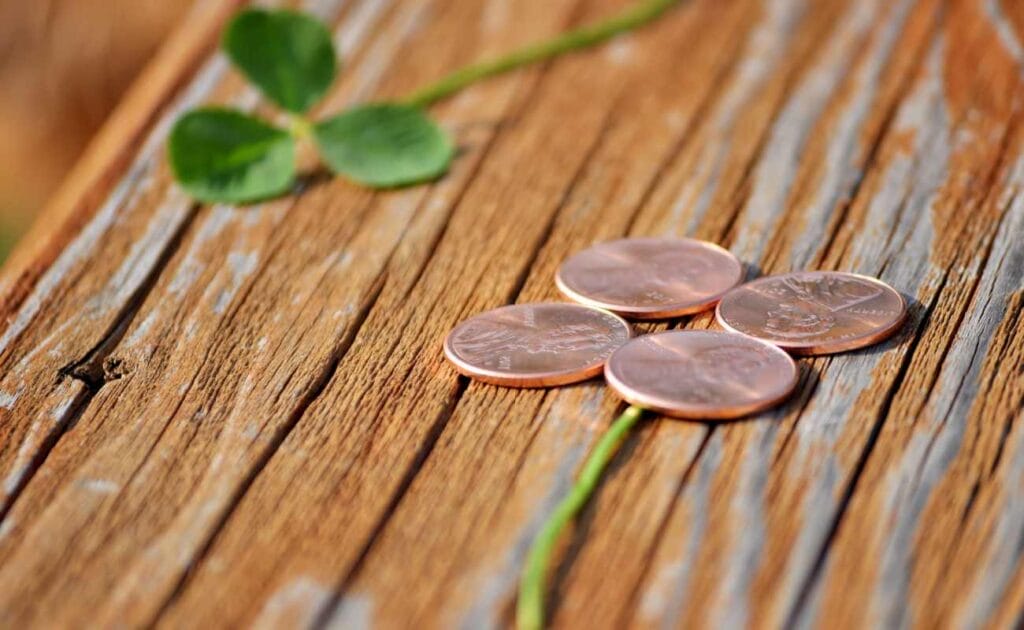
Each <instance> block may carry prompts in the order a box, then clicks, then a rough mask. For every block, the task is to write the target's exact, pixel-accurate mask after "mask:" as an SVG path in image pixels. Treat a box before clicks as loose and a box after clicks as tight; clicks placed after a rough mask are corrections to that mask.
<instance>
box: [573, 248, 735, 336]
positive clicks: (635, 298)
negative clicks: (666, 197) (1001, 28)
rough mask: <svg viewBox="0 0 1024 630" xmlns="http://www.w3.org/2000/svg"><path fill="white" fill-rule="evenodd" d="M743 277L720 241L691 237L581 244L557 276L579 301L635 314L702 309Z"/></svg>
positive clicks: (664, 314)
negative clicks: (713, 241)
mask: <svg viewBox="0 0 1024 630" xmlns="http://www.w3.org/2000/svg"><path fill="white" fill-rule="evenodd" d="M742 277H743V265H741V264H740V261H738V260H737V259H736V257H735V256H733V255H732V254H730V253H729V252H728V251H727V250H725V249H722V248H721V247H719V246H718V245H715V244H713V243H708V242H705V241H698V240H694V239H691V238H625V239H620V240H617V241H608V242H606V243H600V244H598V245H595V246H593V247H591V248H590V249H586V250H583V251H582V252H580V253H578V254H576V255H575V256H573V257H572V258H570V259H569V260H567V261H565V263H563V264H562V266H561V267H560V268H559V269H558V274H557V275H556V276H555V282H556V283H557V284H558V288H559V289H561V291H562V293H564V294H566V295H567V296H569V297H570V298H571V299H573V300H576V301H577V302H580V303H583V304H587V305H589V306H596V307H598V308H606V309H608V310H610V311H613V312H615V313H618V314H620V315H623V316H626V317H632V318H635V319H659V318H665V317H676V316H679V315H687V314H690V313H697V312H699V311H703V310H706V309H708V308H710V307H712V306H714V305H715V303H716V302H717V301H718V300H719V298H721V297H722V295H723V294H724V293H725V292H726V291H728V290H729V289H731V288H732V287H734V286H736V284H737V283H739V281H740V279H741V278H742Z"/></svg>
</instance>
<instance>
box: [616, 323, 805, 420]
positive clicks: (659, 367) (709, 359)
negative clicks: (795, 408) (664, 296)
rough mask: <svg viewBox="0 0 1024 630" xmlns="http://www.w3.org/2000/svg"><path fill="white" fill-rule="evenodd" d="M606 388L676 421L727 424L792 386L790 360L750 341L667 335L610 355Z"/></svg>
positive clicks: (723, 335) (707, 334)
mask: <svg viewBox="0 0 1024 630" xmlns="http://www.w3.org/2000/svg"><path fill="white" fill-rule="evenodd" d="M604 376H605V378H606V379H607V380H608V384H609V385H610V386H611V387H612V389H614V390H615V391H616V392H618V394H619V395H620V396H622V398H624V399H625V400H626V401H628V402H630V403H632V404H634V405H639V406H641V407H644V408H646V409H652V410H654V411H659V412H661V413H663V414H666V415H669V416H675V417H677V418H691V419H701V418H706V419H719V420H723V419H728V418H738V417H740V416H745V415H747V414H750V413H754V412H755V411H760V410H762V409H767V408H768V407H771V406H773V405H775V404H777V403H779V402H781V401H782V400H783V399H785V398H786V397H787V396H789V394H790V393H791V392H792V391H793V388H794V387H796V382H797V369H796V364H795V363H793V359H791V358H790V357H789V355H788V354H786V353H785V352H783V351H782V350H780V349H779V348H777V347H775V346H773V345H771V344H768V343H764V342H763V341H758V340H757V339H753V338H751V337H747V336H744V335H738V334H736V333H731V332H722V331H712V330H671V331H668V332H662V333H657V334H653V335H646V336H643V337H638V338H636V339H634V340H632V341H630V342H629V343H627V344H625V345H623V346H622V347H621V348H619V349H618V350H616V351H615V353H614V354H612V356H611V358H609V359H608V363H607V364H605V367H604Z"/></svg>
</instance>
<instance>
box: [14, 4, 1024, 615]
mask: <svg viewBox="0 0 1024 630" xmlns="http://www.w3.org/2000/svg"><path fill="white" fill-rule="evenodd" d="M231 6H232V3H231V2H219V3H211V4H208V5H204V7H205V8H201V9H197V12H196V14H195V15H194V16H193V18H192V22H191V23H190V24H189V25H187V26H186V29H187V30H186V31H184V32H183V33H179V34H178V35H177V36H176V38H175V39H173V40H172V41H171V42H170V43H169V44H168V47H167V48H166V49H165V51H164V53H162V54H161V56H160V57H159V58H158V60H157V61H156V62H155V65H154V66H153V68H152V69H151V70H150V72H149V73H148V74H147V75H146V76H147V78H146V79H144V80H143V82H142V83H140V87H138V88H136V90H137V91H136V92H134V94H135V95H136V96H134V97H132V100H129V101H128V102H127V103H126V105H125V106H124V109H123V110H122V114H121V115H119V117H116V118H115V119H114V120H113V121H112V122H111V123H110V126H108V128H107V129H106V130H105V131H104V136H103V138H105V140H103V141H101V142H99V143H98V144H97V145H96V148H95V149H94V150H93V152H91V153H90V155H89V157H88V158H87V159H86V161H85V162H83V165H82V166H81V167H80V170H79V174H78V175H77V176H76V178H75V179H73V180H72V183H70V184H68V187H67V188H65V192H64V193H63V194H62V196H61V197H59V198H58V199H59V200H58V201H56V202H55V204H54V206H53V208H55V209H53V210H51V214H50V215H49V216H51V217H53V218H52V221H51V222H50V223H48V224H42V226H41V227H39V228H37V232H36V234H37V238H38V240H37V241H36V243H33V244H29V245H27V246H25V247H24V248H23V249H22V251H21V253H20V254H19V255H18V256H17V257H16V258H15V259H14V260H13V261H12V262H11V263H9V265H8V267H7V268H6V269H5V271H4V272H3V275H2V276H0V278H2V282H3V288H4V293H5V297H4V298H3V302H2V312H3V314H4V324H3V327H2V328H0V436H2V438H3V439H2V441H0V477H2V478H3V480H4V483H3V493H2V494H0V499H2V503H0V519H2V520H0V624H2V625H4V626H9V627H54V626H77V625H82V624H83V623H87V624H88V625H90V626H99V627H108V626H128V627H136V626H150V625H158V626H165V627H231V626H239V625H244V626H256V627H291V626H302V627H305V626H317V627H324V626H327V627H366V626H380V627H404V626H411V625H417V626H419V625H424V626H428V627H450V626H464V627H470V628H477V627H493V626H504V625H507V624H509V623H510V621H511V606H512V602H513V600H514V594H515V593H514V591H515V585H516V580H517V578H518V572H519V570H520V568H521V566H522V563H523V558H524V556H525V553H526V549H527V547H528V545H529V542H530V540H531V539H532V537H533V535H534V534H535V533H536V532H537V531H538V529H539V527H540V525H541V523H542V522H543V520H544V518H545V517H546V516H547V515H548V514H549V513H550V511H551V509H552V508H553V506H554V504H555V503H556V502H557V500H558V499H559V498H560V497H561V496H562V494H563V493H564V492H565V491H566V489H567V488H568V486H569V484H570V483H571V482H572V479H573V477H574V475H575V473H576V471H577V469H578V467H579V465H580V463H581V462H582V460H583V458H584V457H585V456H586V454H587V452H588V449H589V448H590V446H591V445H592V444H593V442H594V440H595V437H596V436H597V435H598V434H599V432H600V431H601V430H603V429H604V428H605V427H606V426H607V423H608V422H609V421H610V420H611V419H612V418H613V417H614V415H615V413H616V411H617V409H619V407H620V403H619V402H618V401H617V400H616V399H615V398H614V396H612V395H610V394H609V393H607V392H606V390H605V388H604V387H603V385H602V384H601V383H599V382H591V383H585V384H581V385H576V386H572V387H566V388H560V389H553V390H548V391H538V390H529V391H528V390H521V391H520V390H509V389H502V388H496V387H491V386H486V385H480V384H477V383H470V382H468V381H466V380H465V379H463V378H459V377H457V376H456V374H455V373H454V372H453V371H452V370H451V368H450V367H449V366H448V365H446V364H445V362H444V360H443V358H442V355H441V351H440V342H441V339H442V338H443V336H444V334H445V333H446V332H447V330H449V329H450V328H451V326H453V325H454V324H455V323H456V322H458V321H459V320H461V319H462V318H464V317H466V316H468V315H470V314H473V313H476V312H479V311H481V310H484V309H487V308H490V307H493V306H497V305H500V304H506V303H510V302H517V301H518V302H526V301H535V300H545V299H558V295H557V292H556V290H555V288H554V285H553V282H552V277H553V273H554V270H555V268H556V267H557V265H558V264H559V263H560V261H562V260H564V258H565V257H566V256H568V255H570V254H571V253H573V252H575V251H578V250H579V249H582V248H584V247H586V246H587V245H589V244H591V243H593V242H595V241H600V240H605V239H609V238H614V237H618V236H622V235H628V234H632V235H660V234H675V235H695V236H698V237H701V238H706V239H709V240H713V241H716V242H719V243H722V244H723V245H725V246H727V247H729V248H730V249H731V250H732V251H733V252H734V253H735V254H737V255H738V256H739V257H741V259H742V260H743V261H744V262H745V263H746V264H747V265H748V267H749V269H750V275H751V276H753V275H756V274H759V273H772V272H779V271H788V270H792V269H805V268H822V269H843V270H849V271H856V272H861V273H866V274H870V275H874V276H878V277H880V278H882V279H883V280H885V281H886V282H888V283H890V284H891V285H893V286H895V287H896V288H898V289H899V290H900V291H902V292H903V293H904V294H905V295H906V296H907V297H908V299H909V300H910V303H911V305H912V308H911V317H910V320H909V322H908V324H907V325H906V326H905V328H904V329H903V330H902V331H901V332H900V333H899V334H898V335H897V336H896V337H895V338H894V339H892V340H890V341H889V342H886V343H885V344H882V345H881V346H878V347H876V348H871V349H867V350H863V351H858V352H852V353H847V354H843V355H838V356H834V357H822V358H816V359H802V360H801V361H800V364H801V370H802V376H801V383H800V388H799V392H798V394H797V395H796V396H794V398H793V399H791V400H790V401H789V402H787V403H786V404H784V405H783V406H782V407H780V408H778V409H776V410H773V411H772V412H769V413H766V414H762V415H761V416H758V417H755V418H751V419H748V420H744V421H741V422H734V423H727V424H717V425H716V424H703V423H688V422H679V421H672V420H668V419H663V418H656V417H650V418H648V420H647V421H646V422H644V423H643V424H642V425H641V427H640V428H639V429H638V430H637V431H636V433H635V434H634V435H633V436H632V437H631V438H630V439H629V440H628V441H627V442H626V444H624V446H623V448H622V449H621V450H620V452H619V454H618V455H617V457H616V459H615V462H614V464H613V467H612V470H611V471H610V473H609V474H608V476H607V478H606V480H605V482H604V483H603V484H602V487H601V489H600V490H599V492H598V495H597V497H596V498H595V500H594V501H593V502H592V503H591V505H590V506H588V508H587V509H586V510H585V513H584V514H583V516H582V518H581V519H580V520H579V522H578V523H577V524H576V525H575V526H574V528H573V530H572V531H571V532H570V533H569V535H567V536H566V540H565V542H564V544H563V545H562V547H561V549H560V550H559V559H558V566H557V567H556V570H555V575H554V584H553V589H552V594H551V614H552V622H553V624H554V625H555V626H558V627H588V628H589V627H612V626H615V627H618V626H637V627H650V626H658V627H663V626H672V627H691V626H695V627H744V626H756V627H783V626H785V627H790V626H794V627H829V628H833V627H843V628H845V627H851V628H853V627H864V626H871V627H875V626H883V627H904V626H919V627H970V628H975V627H977V628H981V627H1013V626H1014V625H1017V624H1019V623H1021V622H1022V621H1024V587H1022V584H1024V561H1022V554H1024V544H1022V542H1024V508H1022V507H1021V506H1024V429H1022V426H1021V425H1022V423H1021V422H1017V420H1019V419H1020V418H1021V417H1022V416H1024V413H1022V410H1024V406H1022V405H1024V323H1022V318H1021V312H1022V309H1024V243H1022V242H1021V239H1020V234H1021V233H1022V230H1024V199H1022V198H1021V196H1020V194H1019V193H1020V186H1021V184H1022V182H1024V130H1022V128H1021V125H1020V122H1021V120H1020V118H1021V106H1022V103H1024V101H1022V97H1024V81H1022V71H1024V65H1022V64H1024V46H1022V42H1024V10H1022V9H1021V8H1020V6H1019V5H1018V4H1017V3H1012V2H1008V1H1002V0H948V1H945V2H942V1H940V0H896V1H894V2H888V1H885V0H848V1H843V0H828V1H820V2H809V1H800V0H730V1H729V2H717V1H715V0H690V1H689V2H685V3H682V5H681V6H680V7H679V8H678V9H676V10H674V11H672V12H671V13H670V14H668V16H666V17H665V18H664V19H663V20H662V21H660V22H658V23H656V24H655V25H653V26H651V27H649V28H646V29H644V30H642V31H640V32H637V33H633V34H630V35H628V36H625V37H621V38H619V39H617V40H615V41H614V42H612V43H610V44H609V45H607V46H604V47H601V48H598V49H594V50H591V51H587V52H583V53H580V54H574V55H572V56H569V57H566V58H563V59H559V60H557V61H555V62H551V63H547V64H542V65H540V66H537V67H534V68H530V69H527V70H523V71H520V72H517V73H514V74H512V75H510V76H507V77H503V78H499V79H496V80H493V81H490V82H487V83H485V84H482V85H479V86H474V87H473V88H471V89H468V90H466V91H465V92H463V93H461V94H460V95H458V96H457V97H455V98H454V99H452V100H450V101H449V102H447V103H444V104H442V105H440V106H438V107H436V108H435V110H434V112H433V113H434V114H435V115H436V116H437V117H438V118H439V120H440V121H441V122H442V124H444V125H445V126H446V127H447V128H448V129H450V130H452V132H453V133H454V134H455V136H456V138H457V140H458V144H459V147H460V153H459V157H458V159H457V160H456V162H455V166H454V169H453V171H452V172H451V173H450V174H449V175H448V176H447V177H445V178H444V179H443V180H441V181H440V182H438V183H436V184H433V185H429V186H422V187H417V188H411V189H406V190H401V191H392V192H372V191H368V190H365V189H361V188H358V187H355V186H352V185H349V184H347V183H345V182H344V181H341V180H331V179H329V178H327V177H324V176H322V175H319V174H316V173H313V174H312V175H310V176H309V177H307V178H306V179H305V180H304V181H303V183H302V186H301V190H300V191H298V192H297V193H296V194H295V195H292V196H289V197H286V198H282V199H279V200H275V201H271V202H267V203H264V204H260V205H257V206H253V207H231V206H196V205H195V204H193V203H191V202H190V201H189V200H188V199H186V198H184V197H183V196H182V194H181V192H180V191H178V189H176V188H175V187H174V186H173V184H172V183H171V181H170V178H169V174H168V171H167V167H166V164H165V162H164V159H163V143H164V141H165V138H166V134H167V129H168V126H169V123H170V121H172V120H173V118H174V117H175V116H176V115H177V114H178V113H179V112H180V111H182V110H183V109H184V108H186V107H189V106H191V105H193V104H196V103H200V102H208V101H212V102H221V103H232V104H235V105H237V106H239V107H243V108H257V109H259V110H261V111H263V112H265V113H267V114H271V115H272V114H273V112H272V110H270V109H269V108H268V107H267V106H266V105H265V104H264V103H261V102H260V100H259V98H258V95H257V94H255V93H254V92H253V91H251V90H250V89H248V88H246V87H245V85H244V84H243V82H242V81H241V80H240V79H239V77H238V76H236V75H235V74H234V73H232V72H231V71H230V69H229V68H228V66H227V63H226V62H225V60H224V59H223V58H222V57H221V56H219V55H217V54H211V53H209V52H207V51H209V50H210V48H212V46H213V44H214V42H215V39H216V33H217V29H218V28H219V24H220V23H221V22H222V21H223V19H224V17H225V16H226V15H228V14H229V12H230V9H231ZM622 6H623V1H622V0H557V1H552V0H510V1H498V0H491V1H488V2H485V3H475V2H465V1H463V0H360V1H355V2H340V1H337V0H320V1H317V2H311V3H309V4H308V5H305V8H308V9H310V10H313V11H315V12H317V13H318V14H319V15H321V16H322V17H323V18H324V19H326V20H328V21H329V22H330V23H331V24H332V25H333V28H334V32H335V34H336V41H337V42H338V45H339V48H340V49H341V51H342V53H343V56H344V57H345V71H344V73H343V77H342V79H341V81H339V84H338V85H337V86H336V89H335V90H334V91H333V92H332V94H331V95H330V97H329V99H328V102H327V103H325V105H324V107H323V109H324V110H325V111H334V110H336V109H338V108H340V107H343V106H344V105H346V104H348V103H353V102H360V101H365V100H368V99H371V98H377V97H388V96H395V95H400V94H403V93H406V92H408V91H409V90H411V89H413V88H414V87H417V86H419V85H421V84H422V83H423V82H424V81H426V80H429V79H430V78H433V77H437V76H440V75H441V74H443V73H444V72H446V71H447V70H450V69H451V68H454V67H456V66H458V65H460V64H462V63H466V62H468V61H470V60H472V59H475V58H478V57H480V56H481V55H493V54H497V53H499V52H501V51H505V50H508V49H510V48H512V47H514V46H516V45H519V44H522V43H525V42H528V41H533V40H536V39H538V38H542V37H544V36H546V35H551V34H553V33H555V32H558V31H560V30H562V29H564V28H566V27H568V26H569V25H573V24H579V23H583V22H585V21H589V20H593V19H595V18H599V17H601V16H605V15H608V14H610V13H612V12H614V11H616V10H618V9H620V8H621V7H622ZM665 326H675V327H709V326H713V323H712V322H711V319H710V317H709V316H707V315H699V316H695V317H693V318H688V319H682V320H676V321H673V322H669V323H667V324H664V323H663V324H657V325H650V326H645V328H644V329H645V330H652V329H657V328H664V327H665Z"/></svg>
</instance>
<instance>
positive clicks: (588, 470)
mask: <svg viewBox="0 0 1024 630" xmlns="http://www.w3.org/2000/svg"><path fill="white" fill-rule="evenodd" d="M643 413H644V410H643V409H641V408H640V407H637V406H636V405H633V406H630V407H627V408H626V410H625V411H623V412H622V415H621V416H619V417H618V418H617V419H616V420H615V422H613V423H612V425H611V426H610V427H608V430H607V431H605V433H604V435H603V436H601V440H600V441H599V442H598V443H597V446H595V447H594V452H593V453H591V454H590V458H589V459H587V462H586V463H585V464H584V465H583V470H582V472H580V476H579V479H577V480H576V484H575V485H574V486H573V487H572V490H570V491H569V494H568V495H567V496H566V497H565V498H564V499H562V502H561V503H559V504H558V507H557V508H555V511H554V512H553V513H552V514H551V516H549V517H548V520H547V522H546V523H544V527H543V528H542V529H541V530H540V533H539V534H537V537H536V538H535V539H534V541H533V545H532V546H531V547H530V553H529V555H528V556H527V558H526V568H525V569H524V570H523V576H522V578H521V579H520V581H519V600H518V602H517V603H516V625H517V626H518V628H519V630H540V628H543V627H544V595H545V593H546V592H547V570H548V564H550V559H551V552H552V550H553V549H554V547H555V543H556V542H558V536H559V535H560V534H561V533H562V530H563V529H564V528H565V526H566V525H567V524H568V523H569V521H571V520H572V519H573V517H575V516H576V514H577V513H579V511H580V509H581V508H582V507H583V506H584V505H586V503H587V501H588V500H589V499H590V495H592V494H593V493H594V489H595V488H597V484H598V482H599V481H600V480H601V475H602V474H603V473H604V470H605V468H607V467H608V462H610V461H611V459H612V457H613V456H614V455H615V451H616V449H617V448H618V447H619V444H620V443H621V442H622V440H623V438H625V436H626V434H627V433H629V431H630V429H632V428H633V425H635V424H636V423H637V421H638V420H640V417H641V416H642V415H643Z"/></svg>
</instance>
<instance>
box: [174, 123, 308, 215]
mask: <svg viewBox="0 0 1024 630" xmlns="http://www.w3.org/2000/svg"><path fill="white" fill-rule="evenodd" d="M168 155H169V158H170V163H171V169H172V170H173V171H174V177H175V178H176V179H177V180H178V182H179V183H180V184H181V186H182V187H183V188H184V189H185V190H186V191H188V193H189V194H190V195H192V196H193V197H194V198H196V199H198V200H200V201H206V202H230V203H242V202H249V201H256V200H259V199H264V198H267V197H273V196H275V195H279V194H281V193H283V192H285V191H286V190H288V189H289V188H290V187H291V185H292V182H293V181H294V179H295V141H294V140H293V139H292V137H291V135H290V134H289V133H288V132H286V131H283V130H281V129H277V128H276V127H272V126H270V125H268V124H267V123H265V122H263V121H262V120H259V119H257V118H252V117H250V116H246V115H245V114H243V113H241V112H238V111H235V110H231V109H223V108H217V107H210V108H203V109H197V110H194V111H191V112H189V113H187V114H185V115H184V116H183V117H181V118H180V119H178V121H177V122H176V123H175V125H174V128H173V129H172V130H171V138H170V144H169V147H168Z"/></svg>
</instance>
